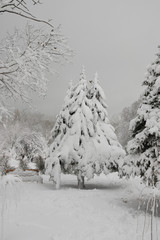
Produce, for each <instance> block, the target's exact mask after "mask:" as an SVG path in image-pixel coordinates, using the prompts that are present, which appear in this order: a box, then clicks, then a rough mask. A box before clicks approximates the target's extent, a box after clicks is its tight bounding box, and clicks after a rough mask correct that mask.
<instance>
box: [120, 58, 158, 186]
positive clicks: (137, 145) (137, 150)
mask: <svg viewBox="0 0 160 240" xmlns="http://www.w3.org/2000/svg"><path fill="white" fill-rule="evenodd" d="M143 86H145V91H144V93H143V96H142V103H141V105H140V107H139V108H138V111H137V117H136V118H135V119H133V120H132V121H131V123H130V130H131V133H132V140H131V141H129V143H128V147H127V148H128V153H129V156H128V157H127V159H126V166H124V171H125V174H127V175H129V176H130V175H131V174H132V175H135V176H140V177H142V178H143V179H144V180H145V181H146V182H147V183H148V184H149V185H152V186H155V185H156V183H157V182H158V178H159V175H160V53H158V54H157V58H156V60H155V61H154V62H152V63H151V65H149V66H148V68H147V73H146V77H145V80H144V81H143Z"/></svg>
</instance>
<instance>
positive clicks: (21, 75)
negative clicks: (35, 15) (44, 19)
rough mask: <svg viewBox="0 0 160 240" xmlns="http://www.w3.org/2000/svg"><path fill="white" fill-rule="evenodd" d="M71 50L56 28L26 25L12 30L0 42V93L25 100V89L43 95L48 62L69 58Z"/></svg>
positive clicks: (57, 61) (49, 69)
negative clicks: (22, 29)
mask: <svg viewBox="0 0 160 240" xmlns="http://www.w3.org/2000/svg"><path fill="white" fill-rule="evenodd" d="M71 56H72V51H71V50H70V49H69V48H68V46H67V40H66V38H65V37H64V36H63V35H62V34H61V33H60V29H59V28H57V29H52V30H51V31H50V32H49V33H47V32H46V31H45V30H43V29H36V28H34V27H33V26H31V25H27V26H26V28H25V31H24V32H20V31H19V30H15V32H14V34H12V35H9V34H8V35H7V37H6V38H5V39H3V40H2V42H1V44H0V91H1V96H5V97H6V96H7V97H13V98H15V99H16V98H19V97H20V98H21V99H22V100H24V101H25V102H27V101H28V92H30V90H31V91H34V92H37V93H39V95H42V96H44V95H45V92H46V90H47V87H46V84H47V82H48V79H47V77H46V73H48V72H51V63H59V62H62V61H63V60H65V61H66V60H69V58H70V57H71Z"/></svg>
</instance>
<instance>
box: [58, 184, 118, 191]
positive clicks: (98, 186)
mask: <svg viewBox="0 0 160 240" xmlns="http://www.w3.org/2000/svg"><path fill="white" fill-rule="evenodd" d="M68 188H73V189H78V186H77V183H76V182H75V183H69V182H68V183H62V184H61V189H68ZM120 188H122V185H121V184H113V183H106V184H104V183H85V188H84V189H81V190H94V189H96V190H116V189H120ZM78 190H79V189H78Z"/></svg>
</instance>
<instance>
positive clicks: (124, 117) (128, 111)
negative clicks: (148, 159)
mask: <svg viewBox="0 0 160 240" xmlns="http://www.w3.org/2000/svg"><path fill="white" fill-rule="evenodd" d="M140 103H141V99H139V100H137V101H136V102H134V103H133V104H132V105H131V106H129V107H125V108H124V109H123V110H122V112H121V113H119V114H115V115H113V116H112V117H111V123H112V125H113V126H114V128H115V133H116V135H117V138H118V140H119V142H120V143H121V145H122V146H123V147H124V148H126V145H127V143H128V141H129V140H130V139H131V132H130V130H129V125H130V121H131V120H132V119H133V118H135V117H136V114H137V110H138V107H139V105H140Z"/></svg>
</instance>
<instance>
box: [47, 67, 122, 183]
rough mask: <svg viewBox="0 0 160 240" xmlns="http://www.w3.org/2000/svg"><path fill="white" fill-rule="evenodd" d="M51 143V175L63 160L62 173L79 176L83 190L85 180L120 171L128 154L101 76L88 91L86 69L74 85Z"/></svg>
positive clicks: (48, 170) (49, 159) (48, 169)
mask: <svg viewBox="0 0 160 240" xmlns="http://www.w3.org/2000/svg"><path fill="white" fill-rule="evenodd" d="M50 142H52V143H51V145H50V157H49V158H48V160H47V162H46V168H47V172H48V173H50V174H51V175H52V173H53V169H54V166H55V165H56V164H57V161H59V164H60V165H61V170H62V172H64V173H71V174H75V175H77V178H78V184H79V187H80V188H83V187H84V177H86V178H87V179H91V178H93V176H94V174H100V173H101V172H104V173H105V174H108V173H109V172H112V171H117V170H118V167H119V165H121V164H122V158H123V157H124V155H125V152H124V150H123V149H122V147H121V145H120V144H119V143H118V141H117V138H116V135H115V133H114V128H113V127H112V126H111V125H110V123H109V120H108V114H107V106H106V103H105V95H104V92H103V90H102V88H101V87H100V85H99V82H98V79H97V76H96V77H95V81H94V82H93V83H92V86H91V88H88V86H87V81H86V76H85V72H84V69H83V71H82V73H81V75H80V80H79V82H78V83H77V84H76V85H75V86H72V85H70V87H69V90H68V92H67V97H66V98H65V103H64V106H63V108H62V111H61V112H60V114H59V115H58V116H57V121H56V124H55V127H54V128H53V130H52V136H51V138H50ZM55 159H56V162H55ZM57 159H58V160H57Z"/></svg>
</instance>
